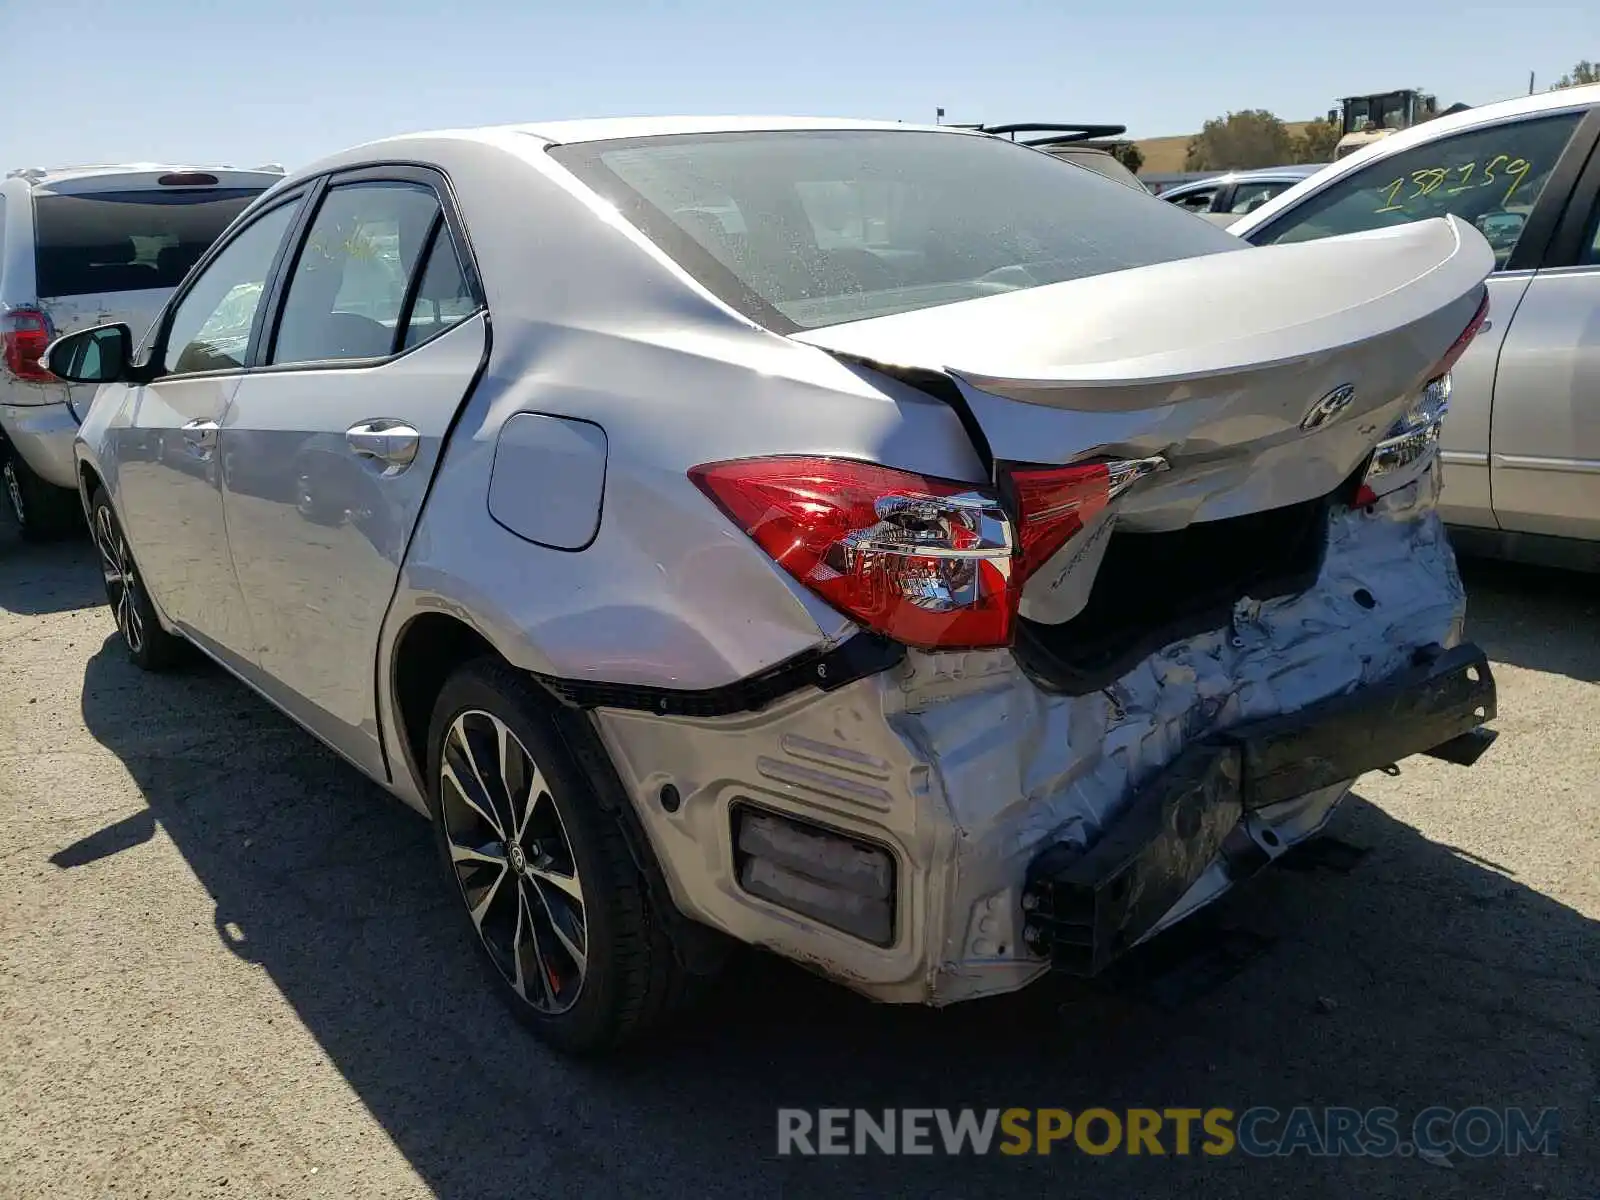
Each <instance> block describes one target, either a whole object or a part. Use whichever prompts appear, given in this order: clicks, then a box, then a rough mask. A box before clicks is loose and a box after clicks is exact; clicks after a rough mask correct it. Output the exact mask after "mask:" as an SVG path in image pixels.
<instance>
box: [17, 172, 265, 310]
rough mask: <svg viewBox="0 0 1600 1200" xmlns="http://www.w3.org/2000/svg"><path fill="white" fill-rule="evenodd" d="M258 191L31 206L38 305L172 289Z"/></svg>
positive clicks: (148, 194) (62, 200)
mask: <svg viewBox="0 0 1600 1200" xmlns="http://www.w3.org/2000/svg"><path fill="white" fill-rule="evenodd" d="M261 191H262V189H260V188H205V189H203V190H201V189H180V188H172V189H170V190H169V189H163V190H161V191H129V192H92V193H89V194H86V195H78V196H57V195H40V196H35V197H34V201H33V216H34V241H35V245H36V250H35V254H36V260H35V261H36V270H37V274H38V279H37V290H38V294H39V296H40V298H41V299H44V298H52V297H58V296H87V295H93V294H95V293H98V292H136V291H143V290H145V289H147V288H174V287H177V286H178V284H179V282H180V281H181V280H182V279H183V277H184V275H185V273H187V272H188V270H189V268H190V267H191V266H193V265H194V263H195V260H196V259H198V258H199V257H200V256H201V255H202V254H204V253H205V252H206V250H207V249H208V248H209V247H210V245H211V243H212V242H214V241H216V240H217V235H218V234H220V233H221V232H222V231H223V230H224V229H226V228H227V227H228V222H230V221H232V220H233V218H234V217H236V216H238V214H239V213H240V212H241V211H243V209H244V207H245V205H247V204H249V203H250V201H252V200H254V199H255V198H256V197H257V196H259V195H260V194H261Z"/></svg>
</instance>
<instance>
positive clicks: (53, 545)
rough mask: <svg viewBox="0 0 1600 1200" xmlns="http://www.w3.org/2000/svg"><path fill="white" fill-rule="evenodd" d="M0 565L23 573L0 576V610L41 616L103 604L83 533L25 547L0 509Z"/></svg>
mask: <svg viewBox="0 0 1600 1200" xmlns="http://www.w3.org/2000/svg"><path fill="white" fill-rule="evenodd" d="M0 560H9V561H10V562H13V563H14V562H21V563H22V564H23V565H24V567H25V569H24V570H22V571H11V570H7V571H0V610H4V611H6V612H13V613H17V614H19V615H23V616H44V615H47V614H49V613H59V612H69V611H71V610H73V609H79V608H94V607H95V606H97V605H100V604H104V603H105V602H106V589H105V582H104V581H103V580H102V579H101V577H100V558H99V555H97V554H96V553H95V549H94V543H92V542H91V541H90V540H89V535H88V534H87V533H80V534H78V535H77V536H74V537H70V538H67V539H65V540H63V541H59V542H40V543H32V542H25V541H23V540H22V538H21V537H19V536H18V534H17V527H16V523H15V522H14V521H13V520H12V518H11V513H10V512H9V510H3V506H0Z"/></svg>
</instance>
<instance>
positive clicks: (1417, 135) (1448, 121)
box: [1228, 83, 1600, 237]
mask: <svg viewBox="0 0 1600 1200" xmlns="http://www.w3.org/2000/svg"><path fill="white" fill-rule="evenodd" d="M1595 104H1600V83H1589V84H1583V85H1582V86H1580V87H1570V88H1559V89H1557V90H1556V91H1553V92H1540V93H1538V94H1537V95H1533V96H1517V97H1514V98H1513V99H1510V100H1499V101H1496V102H1495V103H1493V104H1484V105H1480V106H1479V107H1477V108H1467V109H1462V110H1461V111H1460V112H1458V113H1451V114H1450V115H1448V116H1443V117H1435V118H1434V119H1433V120H1431V121H1424V122H1423V123H1422V124H1421V125H1413V126H1412V127H1411V128H1410V129H1402V130H1400V131H1399V132H1397V133H1391V134H1390V135H1389V136H1388V137H1382V138H1379V139H1377V141H1374V142H1371V143H1369V144H1367V145H1366V146H1363V147H1362V148H1361V149H1360V150H1357V151H1356V152H1355V153H1354V154H1350V155H1347V156H1346V157H1344V158H1341V159H1339V160H1338V161H1337V162H1335V163H1331V164H1329V165H1328V166H1326V167H1323V168H1322V169H1321V170H1320V171H1319V172H1317V175H1316V179H1315V182H1310V181H1309V180H1303V181H1302V182H1300V183H1298V184H1296V185H1295V186H1294V187H1292V188H1290V189H1289V190H1288V191H1286V192H1280V193H1279V194H1278V195H1276V196H1274V197H1273V198H1272V199H1271V200H1268V201H1267V202H1266V203H1265V204H1263V205H1262V206H1261V207H1260V208H1258V209H1256V210H1255V212H1253V213H1246V214H1245V215H1244V216H1242V217H1240V218H1239V219H1238V220H1237V221H1235V222H1234V223H1233V224H1232V225H1230V226H1228V232H1229V233H1233V234H1238V235H1239V236H1241V237H1242V236H1244V235H1245V234H1247V233H1249V232H1250V231H1251V230H1252V229H1255V228H1256V227H1257V226H1259V225H1262V224H1264V223H1266V222H1267V221H1270V220H1272V219H1274V218H1276V217H1277V216H1278V214H1280V213H1282V212H1283V211H1284V210H1285V209H1289V208H1293V207H1294V206H1295V205H1296V204H1298V203H1299V202H1300V200H1301V198H1302V197H1304V196H1307V195H1309V194H1311V192H1312V191H1321V190H1322V189H1323V188H1325V187H1327V186H1329V185H1330V184H1331V183H1333V181H1334V180H1336V179H1342V178H1344V176H1345V175H1347V174H1349V173H1350V172H1351V171H1359V170H1360V169H1361V168H1362V167H1364V166H1366V165H1367V164H1368V163H1371V162H1377V161H1378V160H1379V159H1383V158H1388V157H1389V156H1390V155H1392V154H1401V153H1404V152H1405V151H1406V150H1409V149H1411V148H1412V147H1413V146H1420V145H1425V144H1426V143H1428V142H1431V141H1434V140H1436V139H1438V138H1442V137H1448V136H1449V135H1450V134H1453V133H1461V132H1464V131H1466V130H1469V129H1477V128H1479V127H1480V126H1484V125H1494V124H1497V123H1499V122H1502V121H1511V120H1515V119H1516V118H1518V117H1532V116H1539V115H1542V114H1544V113H1555V112H1563V111H1569V110H1572V109H1582V108H1589V107H1591V106H1593V105H1595Z"/></svg>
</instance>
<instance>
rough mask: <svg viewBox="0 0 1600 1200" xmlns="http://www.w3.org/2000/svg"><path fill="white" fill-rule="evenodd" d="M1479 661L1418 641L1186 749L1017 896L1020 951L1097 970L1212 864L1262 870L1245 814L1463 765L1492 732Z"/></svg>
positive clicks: (1030, 876) (1484, 671) (1035, 868)
mask: <svg viewBox="0 0 1600 1200" xmlns="http://www.w3.org/2000/svg"><path fill="white" fill-rule="evenodd" d="M1495 702H1496V693H1495V682H1494V676H1493V674H1492V673H1491V672H1490V670H1489V662H1488V658H1487V657H1486V656H1485V654H1484V653H1483V651H1482V650H1480V649H1479V648H1478V647H1477V646H1473V645H1461V646H1456V647H1455V648H1453V649H1451V650H1442V649H1440V648H1439V647H1438V646H1429V647H1425V648H1424V649H1423V650H1421V651H1419V652H1418V654H1417V655H1416V661H1415V662H1414V664H1413V665H1412V666H1410V667H1407V668H1405V669H1403V670H1401V671H1398V672H1396V673H1395V674H1393V675H1391V676H1389V677H1388V678H1387V679H1384V680H1381V681H1379V682H1378V683H1375V684H1372V685H1370V686H1368V687H1363V688H1359V689H1357V690H1356V691H1354V692H1350V693H1348V694H1345V695H1339V696H1332V697H1329V698H1327V699H1325V700H1321V701H1318V702H1316V703H1314V704H1310V705H1307V706H1306V707H1305V708H1302V709H1300V710H1299V711H1298V712H1293V713H1288V714H1285V715H1283V716H1279V717H1269V718H1266V719H1264V720H1260V721H1253V722H1250V723H1248V724H1245V725H1240V726H1236V727H1234V728H1233V729H1229V730H1226V731H1224V732H1222V733H1218V734H1215V735H1212V736H1210V737H1207V738H1204V739H1203V740H1200V741H1197V742H1195V743H1194V744H1193V745H1191V746H1189V747H1188V748H1187V749H1186V750H1184V751H1183V753H1182V754H1180V755H1179V756H1178V758H1177V759H1176V760H1174V761H1173V763H1172V764H1171V765H1170V766H1168V767H1167V768H1166V769H1165V770H1163V771H1161V772H1160V773H1159V774H1157V775H1156V776H1155V777H1154V778H1153V779H1151V780H1150V781H1149V782H1147V783H1146V784H1144V785H1143V786H1142V787H1140V788H1139V789H1138V790H1137V791H1136V792H1135V793H1134V794H1133V796H1132V797H1131V798H1130V799H1129V801H1128V803H1127V804H1126V805H1125V806H1124V808H1123V810H1122V812H1121V813H1120V815H1119V816H1118V817H1117V818H1116V819H1115V820H1114V821H1113V822H1112V824H1111V825H1110V826H1109V827H1108V828H1107V829H1106V831H1105V833H1104V834H1103V835H1102V836H1101V838H1100V840H1099V841H1098V842H1096V843H1095V844H1094V845H1092V846H1090V847H1089V848H1088V849H1087V850H1080V849H1079V848H1078V847H1076V846H1073V845H1068V844H1057V845H1054V846H1049V847H1047V848H1046V849H1044V850H1043V851H1042V852H1040V853H1039V854H1038V855H1037V856H1036V857H1035V858H1034V860H1033V862H1032V863H1030V864H1029V867H1028V873H1027V881H1026V886H1025V889H1024V893H1023V908H1024V911H1025V912H1026V913H1027V918H1026V925H1025V930H1026V933H1025V936H1026V938H1027V941H1028V944H1029V946H1031V947H1032V948H1034V949H1035V950H1038V951H1041V952H1043V953H1046V954H1048V955H1049V957H1050V960H1051V964H1052V965H1053V966H1054V967H1056V968H1057V969H1059V970H1062V971H1066V972H1068V973H1071V974H1076V975H1095V974H1098V973H1099V972H1100V971H1102V970H1103V969H1104V968H1105V967H1106V966H1107V965H1109V964H1110V963H1111V962H1112V961H1113V960H1115V959H1116V958H1118V957H1120V956H1121V955H1122V954H1123V953H1124V952H1125V951H1126V950H1128V949H1129V948H1130V947H1131V946H1133V945H1134V944H1135V943H1136V942H1138V941H1139V939H1140V938H1142V937H1144V936H1145V935H1146V934H1147V933H1148V932H1149V931H1150V930H1151V929H1153V928H1154V927H1155V926H1156V924H1157V923H1158V922H1159V921H1160V920H1161V918H1162V917H1164V916H1165V915H1166V913H1167V912H1168V911H1169V910H1170V909H1171V908H1172V906H1173V905H1174V904H1175V903H1177V901H1178V900H1179V899H1180V898H1181V897H1182V896H1183V894H1184V893H1185V892H1187V891H1188V890H1189V888H1190V887H1191V886H1192V885H1193V884H1194V882H1195V881H1196V880H1198V879H1199V878H1200V877H1201V876H1202V875H1203V874H1204V873H1205V871H1206V870H1207V869H1208V868H1209V866H1210V865H1211V863H1212V862H1214V861H1217V859H1218V857H1219V855H1220V857H1221V860H1222V861H1223V862H1224V863H1225V864H1226V865H1227V868H1228V872H1229V875H1230V877H1231V878H1235V879H1237V878H1242V877H1244V876H1246V875H1249V874H1252V873H1253V872H1254V871H1256V870H1258V869H1260V868H1261V867H1262V866H1264V865H1265V856H1264V854H1263V853H1261V852H1259V848H1258V847H1255V846H1253V844H1251V843H1253V839H1250V838H1249V835H1248V831H1247V830H1245V829H1244V827H1243V826H1242V825H1241V821H1242V819H1243V818H1244V816H1245V814H1247V813H1249V812H1250V811H1251V810H1253V809H1258V808H1264V807H1267V806H1269V805H1272V804H1276V803H1279V802H1281V801H1284V800H1290V799H1294V798H1296V797H1299V796H1304V795H1307V794H1309V793H1312V792H1315V791H1317V790H1318V789H1320V788H1325V787H1332V786H1336V785H1338V784H1340V783H1343V782H1345V781H1346V780H1350V779H1354V778H1356V777H1357V776H1359V775H1363V774H1365V773H1366V772H1367V771H1372V770H1377V769H1379V768H1382V767H1385V766H1389V765H1391V764H1393V763H1394V762H1397V761H1398V760H1399V759H1401V758H1405V757H1408V756H1410V755H1412V754H1431V755H1433V756H1434V757H1437V758H1441V759H1444V760H1445V761H1455V762H1460V763H1462V764H1463V765H1468V766H1470V765H1471V764H1472V763H1474V762H1476V761H1477V759H1478V757H1479V755H1481V754H1482V752H1483V749H1484V748H1486V747H1487V744H1488V742H1489V741H1492V738H1486V737H1485V736H1484V733H1487V731H1483V732H1479V731H1481V730H1482V726H1483V723H1484V722H1485V721H1490V720H1493V719H1494V716H1495Z"/></svg>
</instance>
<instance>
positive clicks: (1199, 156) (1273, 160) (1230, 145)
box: [1183, 108, 1294, 171]
mask: <svg viewBox="0 0 1600 1200" xmlns="http://www.w3.org/2000/svg"><path fill="white" fill-rule="evenodd" d="M1293 158H1294V138H1292V137H1291V136H1290V135H1289V128H1288V126H1286V125H1285V124H1284V123H1283V122H1282V121H1280V120H1278V118H1277V117H1275V116H1273V115H1272V114H1271V113H1269V112H1268V111H1267V110H1266V109H1264V108H1251V109H1246V110H1245V111H1243V112H1231V113H1229V114H1228V115H1227V116H1225V117H1213V118H1212V119H1211V120H1209V121H1207V122H1206V123H1205V124H1204V125H1203V126H1202V127H1201V129H1200V132H1199V133H1197V134H1196V135H1195V136H1194V137H1192V138H1190V139H1189V147H1188V153H1187V154H1186V155H1185V156H1184V164H1183V165H1184V167H1185V168H1186V169H1187V170H1190V171H1232V170H1243V169H1247V168H1250V167H1276V166H1279V165H1281V164H1283V163H1287V162H1291V161H1293Z"/></svg>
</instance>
